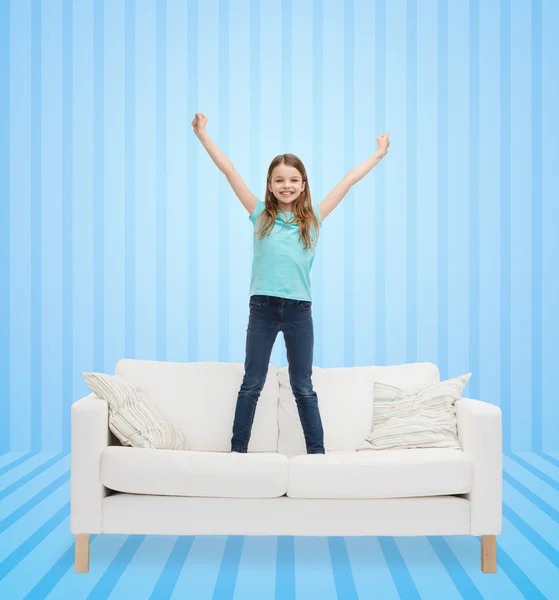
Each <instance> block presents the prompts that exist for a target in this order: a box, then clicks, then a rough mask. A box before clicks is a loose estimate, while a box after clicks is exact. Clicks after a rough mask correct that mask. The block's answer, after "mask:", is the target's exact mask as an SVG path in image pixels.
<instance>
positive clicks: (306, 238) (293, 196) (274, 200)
mask: <svg viewBox="0 0 559 600" xmlns="http://www.w3.org/2000/svg"><path fill="white" fill-rule="evenodd" d="M207 122H208V119H207V117H206V116H205V115H203V114H202V113H197V114H196V116H195V117H194V119H193V121H192V127H193V128H194V133H195V134H196V136H197V137H198V139H199V140H200V141H201V142H202V144H203V146H204V148H205V149H206V150H207V151H208V154H209V155H210V157H211V158H212V160H213V161H214V163H215V164H216V165H217V167H218V168H219V169H220V170H221V171H222V172H223V173H224V175H225V176H226V177H227V181H229V183H230V184H231V187H232V188H233V191H234V192H235V195H236V196H237V197H238V198H239V200H240V201H241V203H242V204H243V206H244V207H245V208H246V209H247V211H248V213H249V219H250V221H251V222H252V223H253V225H254V252H253V263H252V277H251V283H250V300H249V307H250V314H249V322H248V328H247V338H246V356H245V365H244V368H245V373H244V378H243V382H242V385H241V389H240V390H239V394H238V397H237V405H236V408H235V417H234V421H233V436H232V438H231V451H232V452H242V453H246V452H247V450H248V442H249V439H250V433H251V429H252V423H253V421H254V413H255V411H256V404H257V402H258V398H259V397H260V392H261V391H262V388H263V387H264V383H265V381H266V376H267V374H268V364H269V361H270V355H271V353H272V347H273V345H274V342H275V340H276V337H277V334H278V332H279V331H283V337H284V339H285V346H286V350H287V361H288V363H289V380H290V383H291V389H292V390H293V395H294V396H295V401H296V403H297V410H298V412H299V418H300V419H301V425H302V428H303V433H304V436H305V444H306V447H307V454H324V432H323V430H322V421H321V418H320V412H319V409H318V398H317V395H316V392H315V391H314V390H313V385H312V381H311V375H312V361H313V345H314V331H313V320H312V312H311V304H312V302H311V285H310V270H311V267H312V264H313V261H314V255H315V248H316V243H317V241H318V230H319V227H320V226H321V225H322V222H323V220H324V219H325V218H326V217H327V216H328V215H329V214H330V213H331V212H332V211H333V210H334V208H335V207H336V206H337V205H338V204H339V203H340V201H341V200H342V198H343V197H344V196H345V195H346V194H347V192H348V191H349V189H350V188H351V186H352V185H353V184H354V183H356V182H357V181H359V180H360V179H361V178H362V177H363V176H364V175H366V174H367V173H368V172H369V171H370V170H371V169H372V168H373V167H374V166H375V165H376V164H377V163H378V162H379V161H380V160H381V158H383V157H384V156H386V154H387V152H388V146H390V141H389V140H388V132H387V133H383V134H382V135H380V136H379V137H378V138H377V145H378V149H377V151H376V152H375V153H374V154H373V155H372V156H371V157H370V158H368V159H367V160H366V161H365V162H363V163H362V164H360V165H358V166H357V167H356V168H355V169H353V170H352V171H350V172H349V173H348V174H347V175H346V176H345V177H344V178H343V179H342V180H341V181H340V183H338V185H336V187H335V188H334V189H333V190H332V191H331V192H330V194H328V196H326V198H325V199H324V200H323V201H322V202H321V203H320V204H315V205H313V204H312V202H311V194H310V190H309V184H308V179H307V171H306V170H305V167H304V165H303V163H302V162H301V160H300V159H299V158H297V156H295V155H293V154H280V155H279V156H276V157H275V158H274V160H273V161H272V162H271V164H270V166H269V168H268V175H267V178H266V181H267V186H266V195H265V197H264V202H262V201H261V200H259V199H258V198H257V197H256V196H255V195H254V194H252V192H251V191H250V190H249V189H248V188H247V186H246V185H245V183H244V181H243V180H242V179H241V176H240V175H239V174H238V173H237V171H236V170H235V167H234V166H233V163H232V162H231V161H230V160H229V159H228V158H227V156H225V154H224V153H223V152H222V151H221V150H220V149H219V148H218V146H217V145H216V144H215V143H214V142H213V141H212V140H211V138H210V137H209V136H208V134H207V133H206V123H207Z"/></svg>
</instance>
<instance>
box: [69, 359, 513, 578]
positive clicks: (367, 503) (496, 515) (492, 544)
mask: <svg viewBox="0 0 559 600" xmlns="http://www.w3.org/2000/svg"><path fill="white" fill-rule="evenodd" d="M115 374H116V375H122V376H123V377H126V378H128V379H129V380H131V381H134V382H135V383H137V384H138V385H140V386H141V387H142V389H143V391H144V392H145V394H146V397H147V399H149V401H151V402H153V403H154V404H156V405H157V406H158V407H159V408H161V410H162V411H163V412H164V414H165V415H166V416H167V417H168V418H170V419H171V420H172V421H173V422H174V423H176V425H178V426H179V427H181V428H183V430H184V432H185V433H186V435H187V437H188V440H189V442H190V448H191V449H190V450H189V451H178V450H159V449H157V450H151V449H141V448H131V447H125V446H122V445H121V444H120V442H119V441H118V439H117V438H116V437H115V436H114V435H113V433H112V432H111V431H110V430H109V427H108V416H109V415H108V405H107V402H106V401H105V400H101V399H99V398H98V397H96V396H95V395H94V394H90V395H88V396H85V397H84V398H81V399H80V400H77V401H76V402H75V403H74V404H73V405H72V457H71V458H72V463H71V465H72V466H71V514H70V524H71V525H70V527H71V531H72V533H73V534H75V536H76V546H75V571H76V572H79V573H84V572H87V571H88V570H89V535H90V534H100V533H117V534H156V535H312V536H354V535H360V536H362V535H367V536H426V535H465V534H470V535H475V536H480V537H481V569H482V571H483V572H484V573H495V572H496V536H497V535H498V534H499V533H500V532H501V525H502V509H501V500H502V433H501V410H500V409H499V407H497V406H495V405H493V404H489V403H487V402H481V401H479V400H472V399H470V398H464V397H462V398H460V399H459V400H458V401H457V402H456V404H455V407H456V415H457V421H458V436H459V440H460V444H461V446H462V450H454V449H442V448H421V449H417V448H416V449H390V450H359V451H356V449H357V448H358V447H359V446H360V445H361V444H362V442H363V440H364V438H365V436H366V435H367V433H368V432H369V431H370V428H371V423H372V415H373V413H372V411H373V382H374V381H382V382H386V383H389V384H392V385H395V386H399V387H401V388H408V387H415V386H420V385H428V384H429V383H431V382H432V381H433V379H436V381H437V382H438V381H440V378H439V370H438V368H437V366H436V365H434V364H432V363H413V364H404V365H396V366H386V367H375V366H365V367H340V368H320V367H316V366H315V367H313V375H312V380H313V386H314V389H315V391H316V392H317V394H318V398H319V407H320V413H321V417H322V424H323V428H324V447H325V450H326V453H325V454H307V453H306V447H305V441H304V437H303V431H302V428H301V424H300V421H299V415H298V412H297V407H296V404H295V399H294V396H293V394H292V392H291V387H290V385H289V374H288V368H287V367H284V368H281V369H278V368H277V367H275V366H273V365H270V366H269V368H268V375H267V379H266V383H265V385H264V388H263V390H262V392H261V395H260V398H259V401H258V405H257V409H256V413H255V417H254V424H253V428H252V435H251V438H250V443H249V446H248V452H247V453H246V454H240V453H232V452H231V435H232V424H233V416H234V412H235V403H236V400H237V393H238V391H239V388H240V386H241V382H242V378H243V374H244V365H243V364H241V363H220V362H192V363H173V362H160V361H148V360H135V359H122V360H120V361H119V362H118V363H117V365H116V370H115Z"/></svg>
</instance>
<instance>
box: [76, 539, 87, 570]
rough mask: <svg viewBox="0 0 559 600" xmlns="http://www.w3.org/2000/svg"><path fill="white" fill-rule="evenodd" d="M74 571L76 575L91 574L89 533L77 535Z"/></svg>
mask: <svg viewBox="0 0 559 600" xmlns="http://www.w3.org/2000/svg"><path fill="white" fill-rule="evenodd" d="M74 571H75V572H76V573H88V572H89V533H78V534H76V555H75V561H74Z"/></svg>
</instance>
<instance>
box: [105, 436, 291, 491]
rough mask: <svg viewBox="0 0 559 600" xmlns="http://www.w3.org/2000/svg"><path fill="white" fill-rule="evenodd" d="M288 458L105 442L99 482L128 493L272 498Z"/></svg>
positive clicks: (280, 487)
mask: <svg viewBox="0 0 559 600" xmlns="http://www.w3.org/2000/svg"><path fill="white" fill-rule="evenodd" d="M287 463H288V459H287V457H285V456H283V455H281V454H278V453H277V452H251V453H237V452H192V451H190V452H187V451H180V450H149V449H143V448H142V449H140V448H126V447H124V446H109V447H107V448H105V449H104V450H103V454H102V456H101V476H100V477H101V482H102V484H103V485H104V486H105V487H108V488H109V489H111V490H115V491H118V492H126V493H130V494H156V495H161V496H203V497H219V498H277V497H279V496H283V495H284V494H285V492H286V491H287V478H288V470H287Z"/></svg>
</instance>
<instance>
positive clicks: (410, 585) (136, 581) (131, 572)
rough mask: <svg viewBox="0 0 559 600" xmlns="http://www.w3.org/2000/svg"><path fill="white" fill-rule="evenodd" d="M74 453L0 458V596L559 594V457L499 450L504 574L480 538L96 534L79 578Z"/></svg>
mask: <svg viewBox="0 0 559 600" xmlns="http://www.w3.org/2000/svg"><path fill="white" fill-rule="evenodd" d="M69 499H70V456H69V455H68V454H65V455H60V454H56V455H55V454H42V453H41V454H22V453H19V454H18V453H9V454H4V455H1V456H0V598H1V599H2V600H19V599H20V598H21V599H23V598H26V599H27V598H49V599H55V598H64V599H66V598H68V599H72V600H80V599H82V598H88V599H91V598H93V599H97V598H111V599H121V598H122V599H130V598H134V600H140V599H143V598H156V599H157V600H159V599H164V598H181V599H193V600H203V599H206V598H208V599H213V600H225V599H229V598H231V599H235V600H241V599H242V600H253V599H254V600H272V599H278V600H279V599H281V600H284V599H285V600H287V599H293V600H295V599H297V600H302V599H304V600H307V599H309V600H312V599H315V598H316V599H320V600H334V599H338V598H340V599H343V600H352V599H375V600H376V599H381V600H391V599H393V598H394V599H399V598H403V599H405V600H411V599H420V598H422V599H429V600H433V599H438V598H441V599H442V598H444V599H445V600H453V599H454V598H467V599H468V600H470V599H472V598H474V599H475V598H483V599H495V600H503V599H507V600H514V599H516V598H522V599H524V598H529V599H530V600H532V599H540V598H541V599H542V600H543V599H553V598H557V599H559V453H557V452H556V453H551V454H542V455H539V454H535V453H520V454H515V455H505V456H503V531H502V533H501V535H499V536H498V537H497V573H496V574H494V575H492V574H484V573H482V571H481V568H480V539H479V538H477V537H473V536H429V537H403V538H402V537H396V538H393V537H345V538H343V537H291V536H285V537H276V536H269V537H244V536H181V537H176V536H175V537H171V536H143V535H132V536H126V535H98V536H95V535H92V536H91V538H90V540H91V555H90V571H89V573H86V574H76V573H74V567H73V561H74V536H73V535H72V534H71V533H70V504H69Z"/></svg>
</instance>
